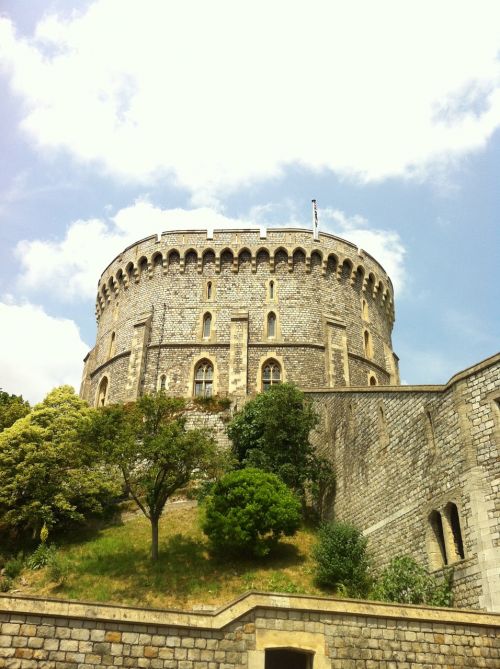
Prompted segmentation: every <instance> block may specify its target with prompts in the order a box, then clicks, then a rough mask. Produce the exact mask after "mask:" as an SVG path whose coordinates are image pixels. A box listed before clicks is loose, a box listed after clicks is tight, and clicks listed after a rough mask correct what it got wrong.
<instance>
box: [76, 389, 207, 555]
mask: <svg viewBox="0 0 500 669" xmlns="http://www.w3.org/2000/svg"><path fill="white" fill-rule="evenodd" d="M184 406H185V403H184V401H183V400H181V399H173V398H168V397H166V396H165V395H164V394H163V393H158V394H156V395H145V396H144V397H141V399H139V400H138V401H137V402H136V403H135V404H128V405H121V404H116V405H110V406H106V407H102V408H101V409H97V410H95V411H94V412H93V416H92V422H91V425H90V427H89V430H88V431H87V435H86V440H87V441H88V442H89V443H93V444H95V445H96V446H97V447H98V449H99V451H100V453H101V454H102V456H103V457H105V458H106V459H107V460H108V461H109V462H110V463H113V464H115V465H117V466H118V467H119V468H120V470H121V472H122V474H123V479H124V481H125V485H126V488H127V491H128V492H129V494H130V496H131V497H132V499H133V500H134V501H135V503H136V504H137V506H138V507H139V509H140V510H141V511H142V513H143V514H144V515H145V516H146V518H148V520H149V521H150V523H151V557H152V560H153V561H156V560H157V559H158V525H159V520H160V517H161V514H162V512H163V509H164V507H165V504H166V503H167V500H168V498H169V497H170V496H171V495H172V494H173V493H174V492H175V491H176V490H178V489H179V488H181V487H183V486H185V485H186V484H187V483H188V482H189V480H190V479H191V477H192V476H193V474H195V473H196V474H197V475H198V476H202V475H204V474H206V475H210V474H211V473H212V471H214V470H216V469H217V467H218V464H219V456H218V453H217V449H216V445H215V442H214V440H213V438H212V437H210V436H209V435H208V434H207V433H206V432H204V431H202V430H187V429H186V417H185V415H184Z"/></svg>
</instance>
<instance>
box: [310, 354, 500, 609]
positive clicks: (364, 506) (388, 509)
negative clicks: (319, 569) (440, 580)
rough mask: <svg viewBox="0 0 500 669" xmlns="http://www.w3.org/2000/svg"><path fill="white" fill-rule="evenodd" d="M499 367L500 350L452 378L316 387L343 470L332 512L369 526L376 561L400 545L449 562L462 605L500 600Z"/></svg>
mask: <svg viewBox="0 0 500 669" xmlns="http://www.w3.org/2000/svg"><path fill="white" fill-rule="evenodd" d="M499 371H500V356H498V355H497V356H494V357H492V358H489V359H487V360H485V361H484V362H482V363H480V364H479V365H476V366H475V367H472V368H471V369H469V370H465V371H464V372H462V373H460V374H457V375H456V376H455V377H453V378H452V379H451V380H450V382H449V383H448V384H447V385H446V386H429V387H412V386H401V387H399V388H370V389H367V388H365V389H361V388H360V389H339V390H333V391H332V390H329V391H325V392H319V391H318V392H316V393H309V397H311V398H312V399H313V400H314V402H315V404H316V406H317V407H318V411H319V414H320V416H321V423H320V427H319V429H318V431H317V433H316V435H315V437H314V439H315V443H316V446H317V449H318V450H319V451H320V452H322V453H323V454H325V455H326V456H327V457H328V458H329V459H330V460H331V461H332V463H333V465H334V468H335V471H336V476H337V491H336V498H335V505H334V508H333V509H332V514H334V515H335V516H336V517H337V518H339V519H342V520H348V521H350V522H352V523H354V524H356V525H357V526H358V527H360V528H361V529H362V530H363V531H364V533H365V535H366V536H367V537H368V539H369V547H370V551H371V554H372V555H373V557H374V561H375V564H376V566H377V567H379V568H382V567H384V566H385V565H386V564H387V563H388V562H389V561H390V560H391V558H393V557H394V556H396V555H401V554H410V555H412V556H414V557H415V558H416V559H417V560H419V561H420V562H421V563H423V564H425V565H427V566H428V567H429V568H430V569H431V570H433V569H439V568H440V567H441V566H443V563H445V562H447V563H448V565H451V566H453V569H454V584H455V585H454V591H455V598H456V603H457V605H459V606H474V607H479V608H486V609H488V610H500V578H499V574H500V551H499V550H498V542H499V527H500V511H499V495H498V486H499V483H498V482H499V480H500V457H499V452H498V443H499V442H498V435H499V424H500V423H499V416H500V412H499V406H498V402H499V399H500V373H499ZM450 505H454V507H455V508H456V515H457V516H458V525H459V527H458V528H457V525H456V521H455V526H454V527H455V529H454V527H453V520H452V519H451V513H450V509H452V507H451V506H450ZM437 514H439V518H440V519H441V520H440V521H439V522H441V523H442V533H443V536H442V537H440V538H439V537H438V538H437V537H436V532H435V525H433V523H434V521H435V519H436V517H437ZM458 533H459V534H460V535H461V539H462V541H463V556H460V554H459V552H460V549H461V546H459V545H455V544H456V541H457V536H456V535H457V534H458ZM440 546H442V547H444V549H443V550H444V552H445V554H446V557H445V558H444V559H443V556H440V555H439V554H438V553H439V550H438V549H439V547H440Z"/></svg>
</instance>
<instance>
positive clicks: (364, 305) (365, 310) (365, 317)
mask: <svg viewBox="0 0 500 669" xmlns="http://www.w3.org/2000/svg"><path fill="white" fill-rule="evenodd" d="M361 317H362V318H363V320H364V321H367V320H368V303H367V301H366V300H365V299H363V300H362V302H361Z"/></svg>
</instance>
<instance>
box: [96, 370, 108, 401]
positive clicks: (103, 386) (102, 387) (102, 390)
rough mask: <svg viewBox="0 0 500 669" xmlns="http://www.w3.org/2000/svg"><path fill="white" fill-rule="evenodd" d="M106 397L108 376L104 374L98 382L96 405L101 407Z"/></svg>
mask: <svg viewBox="0 0 500 669" xmlns="http://www.w3.org/2000/svg"><path fill="white" fill-rule="evenodd" d="M107 399H108V377H107V376H105V377H104V378H103V379H102V380H101V382H100V384H99V389H98V391H97V402H96V404H97V406H98V407H103V406H104V405H105V404H106V402H107Z"/></svg>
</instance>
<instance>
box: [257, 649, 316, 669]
mask: <svg viewBox="0 0 500 669" xmlns="http://www.w3.org/2000/svg"><path fill="white" fill-rule="evenodd" d="M265 669H313V654H312V653H308V652H306V651H303V650H290V648H273V649H271V650H266V665H265Z"/></svg>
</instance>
